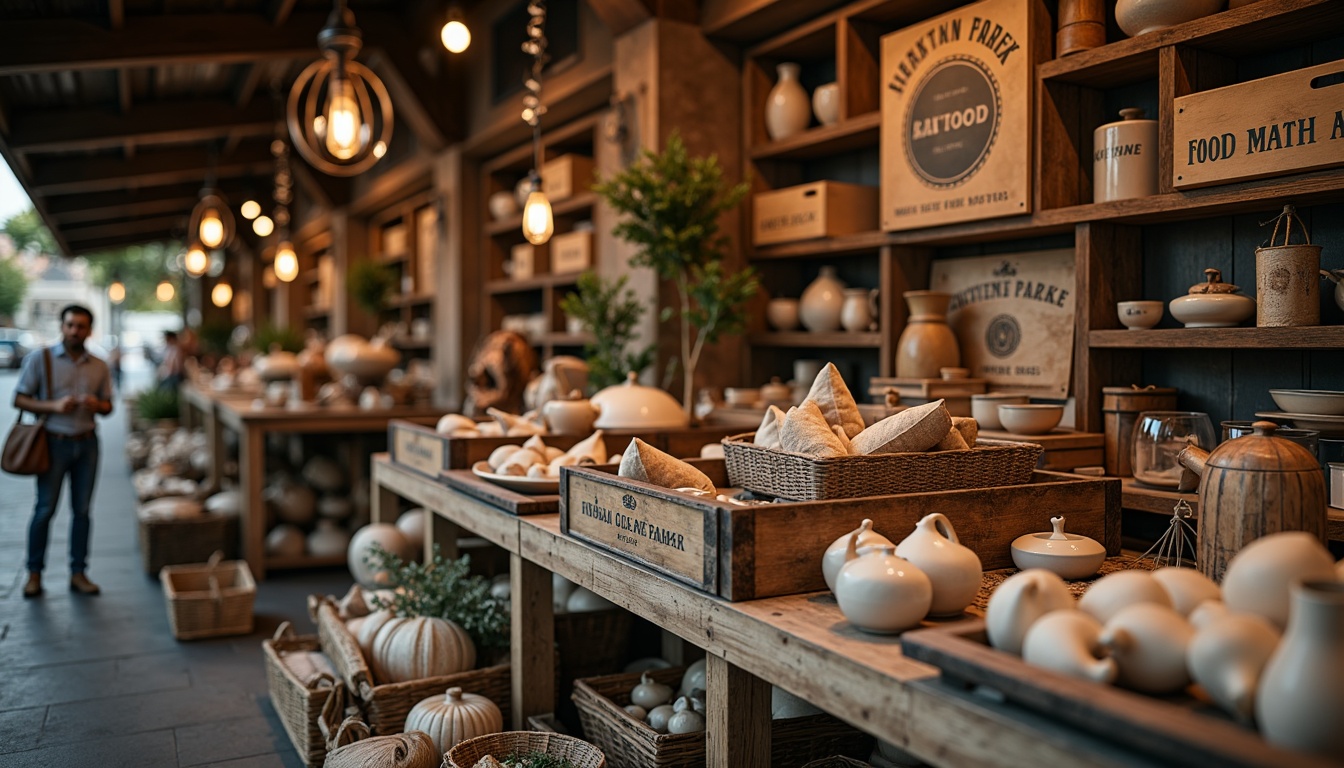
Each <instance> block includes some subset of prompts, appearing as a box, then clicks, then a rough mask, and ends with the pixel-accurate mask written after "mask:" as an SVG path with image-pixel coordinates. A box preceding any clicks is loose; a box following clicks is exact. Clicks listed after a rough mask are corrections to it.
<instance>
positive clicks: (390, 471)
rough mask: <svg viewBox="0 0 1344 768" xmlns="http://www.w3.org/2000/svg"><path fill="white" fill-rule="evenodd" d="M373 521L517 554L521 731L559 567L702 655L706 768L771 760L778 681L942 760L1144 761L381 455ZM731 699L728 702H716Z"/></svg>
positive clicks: (802, 602)
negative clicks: (402, 503)
mask: <svg viewBox="0 0 1344 768" xmlns="http://www.w3.org/2000/svg"><path fill="white" fill-rule="evenodd" d="M372 479H373V486H374V499H373V512H372V516H373V519H374V520H378V519H380V518H383V517H386V518H390V517H392V516H393V515H395V510H396V504H397V499H398V498H399V497H400V498H404V499H406V500H408V501H411V502H413V503H415V504H417V505H419V506H422V507H424V508H425V509H426V510H427V512H426V514H427V515H428V518H427V520H426V523H427V526H428V535H427V536H426V539H427V547H428V546H430V545H431V544H432V542H433V541H438V542H439V543H440V546H441V547H446V550H445V552H446V553H448V552H452V551H453V548H452V546H451V541H452V540H453V539H454V538H455V537H456V535H457V533H458V529H459V528H465V529H468V530H470V531H472V532H473V533H475V534H476V535H478V536H482V537H484V538H486V539H488V540H489V541H491V542H493V543H495V544H497V545H499V546H501V547H503V548H504V549H506V550H508V552H509V553H510V564H511V571H510V573H511V583H512V588H513V591H512V596H513V597H512V610H513V614H512V620H513V621H512V633H513V643H512V651H511V653H512V663H513V717H514V723H513V726H514V727H516V728H526V719H527V717H529V716H532V715H539V714H545V713H550V712H553V711H554V708H555V691H554V674H555V673H554V666H553V665H554V655H553V652H552V647H553V641H554V625H553V618H554V617H553V614H552V609H551V577H550V574H551V573H552V572H554V573H558V574H560V575H562V576H564V577H565V578H567V579H569V580H571V581H573V582H575V583H577V584H579V585H581V586H584V587H587V588H588V589H591V590H593V591H594V592H596V593H597V594H599V595H601V596H603V597H605V598H607V599H608V600H611V601H612V602H614V603H616V604H617V605H619V606H621V607H622V608H625V609H626V610H629V611H631V612H632V613H634V614H636V615H638V616H641V617H643V618H645V619H647V620H649V621H651V622H653V623H654V624H656V625H658V626H660V627H662V628H663V629H664V630H667V631H669V632H671V633H673V634H675V635H676V636H678V637H680V638H682V639H684V640H686V641H688V642H690V643H692V644H694V645H696V646H699V647H700V648H703V649H704V650H705V652H706V654H707V659H708V698H709V700H710V701H713V702H716V706H714V707H711V708H710V712H709V718H708V726H707V743H706V749H707V757H708V765H709V766H711V768H764V767H765V766H768V765H769V763H770V685H771V684H774V685H778V686H780V687H782V688H784V689H786V690H788V691H790V692H792V693H794V694H796V695H798V696H801V697H803V698H804V699H805V700H807V701H809V702H811V703H813V704H815V705H817V706H818V707H821V708H822V709H824V710H826V711H827V712H829V713H831V714H832V715H835V716H836V717H839V718H841V719H843V720H845V721H846V722H848V723H850V724H852V725H854V726H855V727H857V728H860V729H862V730H864V731H866V732H868V733H871V734H873V735H874V736H877V737H878V738H881V739H884V740H886V741H888V742H891V743H894V744H896V745H898V746H901V747H903V748H905V749H907V750H909V751H910V752H913V753H914V754H916V755H918V756H919V757H920V758H921V759H923V760H925V761H927V762H929V763H932V764H934V765H942V766H956V767H957V768H965V767H970V766H1005V767H1007V766H1028V765H1030V766H1038V765H1084V764H1085V765H1089V766H1139V765H1146V764H1149V763H1148V762H1147V761H1145V760H1144V759H1143V758H1142V757H1141V756H1138V755H1137V754H1134V753H1130V752H1128V751H1127V750H1125V749H1124V748H1122V747H1120V746H1119V745H1117V744H1113V743H1111V742H1108V741H1104V740H1101V739H1097V738H1095V737H1092V736H1089V735H1086V734H1083V733H1080V732H1077V731H1076V730H1073V729H1070V728H1065V727H1062V726H1060V725H1058V724H1056V723H1053V722H1051V721H1050V720H1049V719H1048V718H1044V717H1041V716H1039V715H1036V714H1033V713H1031V712H1028V711H1025V710H1023V709H1021V708H1018V707H1013V706H1010V705H1005V704H1003V703H1001V702H999V701H996V700H995V699H992V698H988V697H983V696H979V695H975V694H972V693H968V692H966V691H963V690H960V689H958V688H955V687H952V686H949V685H947V684H945V683H943V682H941V681H940V680H939V678H938V676H937V670H936V669H934V668H933V667H931V666H928V665H925V664H923V663H920V662H917V661H913V660H911V659H908V658H906V657H904V656H903V655H902V653H901V647H900V639H899V637H884V636H878V635H869V634H865V633H862V632H859V631H857V630H855V629H854V628H853V627H851V626H850V625H849V624H848V622H846V621H845V619H844V617H843V616H842V615H841V614H840V611H839V608H838V607H837V606H836V604H835V601H834V599H833V598H832V597H831V596H830V595H828V594H826V593H810V594H803V595H792V596H788V597H776V598H768V599H765V600H754V601H749V602H738V603H730V602H727V601H725V600H722V599H720V598H717V597H713V596H710V595H708V594H706V593H704V592H700V591H697V590H694V589H691V588H689V587H684V586H681V585H679V584H676V583H673V582H672V581H670V580H668V579H666V578H664V577H662V576H659V575H658V574H655V573H653V572H652V571H650V570H648V569H646V568H642V567H640V566H638V565H634V564H632V563H630V562H627V561H625V560H622V559H620V558H617V557H615V556H613V555H611V554H608V553H606V552H603V551H601V550H598V549H596V548H594V547H591V546H589V545H587V544H584V543H582V542H580V541H577V540H575V539H572V538H570V537H568V536H565V535H563V534H561V533H560V519H559V515H556V514H538V515H527V516H521V517H520V516H513V515H509V514H507V513H505V512H504V511H503V510H501V509H499V508H497V507H494V506H491V505H489V504H487V503H485V502H483V501H481V500H479V499H476V498H472V497H470V496H468V495H466V494H463V493H460V492H458V491H455V490H453V489H451V488H449V487H447V486H446V485H443V484H441V483H439V482H437V481H435V480H432V479H430V478H428V477H425V476H424V475H420V474H417V473H416V472H414V471H412V470H409V469H406V468H404V467H401V466H398V465H397V464H394V463H392V462H391V461H390V460H389V459H388V457H387V456H386V455H377V456H374V458H373V462H372ZM721 702H727V703H726V704H719V703H721Z"/></svg>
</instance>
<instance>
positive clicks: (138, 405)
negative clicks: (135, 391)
mask: <svg viewBox="0 0 1344 768" xmlns="http://www.w3.org/2000/svg"><path fill="white" fill-rule="evenodd" d="M135 413H136V415H138V416H139V417H140V418H142V419H144V420H145V421H160V420H163V419H176V418H177V417H178V415H180V414H181V410H180V409H179V408H178V404H177V390H176V389H147V390H145V391H144V392H141V393H140V395H139V397H137V398H136V399H135Z"/></svg>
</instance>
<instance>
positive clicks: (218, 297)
mask: <svg viewBox="0 0 1344 768" xmlns="http://www.w3.org/2000/svg"><path fill="white" fill-rule="evenodd" d="M230 301H233V286H231V285H229V284H228V283H224V282H219V283H215V287H214V289H213V290H211V291H210V302H211V303H212V304H214V305H215V306H216V307H227V306H228V305H229V302H230Z"/></svg>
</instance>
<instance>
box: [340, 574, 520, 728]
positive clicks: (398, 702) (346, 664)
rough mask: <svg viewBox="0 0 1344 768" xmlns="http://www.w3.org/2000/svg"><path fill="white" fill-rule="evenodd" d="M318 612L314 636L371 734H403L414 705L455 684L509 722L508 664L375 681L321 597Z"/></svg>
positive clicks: (349, 636) (362, 657)
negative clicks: (483, 699)
mask: <svg viewBox="0 0 1344 768" xmlns="http://www.w3.org/2000/svg"><path fill="white" fill-rule="evenodd" d="M316 613H317V635H318V638H319V639H320V640H321V642H322V651H323V652H324V653H326V654H327V656H328V657H330V658H331V664H332V666H334V667H335V668H336V671H337V672H339V673H340V674H341V677H342V678H343V679H344V681H345V685H346V687H348V688H349V689H350V692H351V693H352V694H353V695H354V696H355V699H356V700H357V702H358V704H359V708H360V710H361V711H362V712H363V714H364V722H365V723H368V725H369V728H370V729H371V730H372V732H373V735H375V736H387V735H389V734H393V733H401V732H402V731H403V730H405V728H406V715H408V714H410V712H411V708H412V707H414V706H415V705H416V704H419V703H420V702H421V701H424V700H425V699H427V698H429V697H430V696H436V695H442V694H443V692H444V691H446V690H448V689H449V688H453V687H457V688H461V689H462V690H463V691H466V692H467V693H475V694H479V695H481V696H484V697H486V698H487V699H489V700H491V701H493V702H494V703H495V704H496V705H497V706H498V707H499V710H500V712H502V713H503V714H504V722H506V723H507V722H509V716H510V702H511V701H512V699H513V693H512V684H511V682H510V680H511V677H510V675H509V665H508V664H497V665H495V666H493V667H486V668H484V669H473V670H469V671H467V672H459V673H457V674H455V675H441V676H439V677H426V678H423V679H421V680H408V681H406V682H402V683H384V684H382V685H375V684H374V683H375V681H374V678H373V674H372V673H371V672H370V671H369V666H368V664H367V663H366V662H365V660H364V655H363V654H362V653H361V652H360V650H359V644H358V643H356V642H355V637H354V635H352V634H350V630H348V629H346V626H345V622H343V621H341V618H340V616H338V615H337V614H336V606H334V605H332V604H331V602H330V601H328V600H325V599H323V600H322V601H321V602H320V603H319V604H318V605H317V608H316Z"/></svg>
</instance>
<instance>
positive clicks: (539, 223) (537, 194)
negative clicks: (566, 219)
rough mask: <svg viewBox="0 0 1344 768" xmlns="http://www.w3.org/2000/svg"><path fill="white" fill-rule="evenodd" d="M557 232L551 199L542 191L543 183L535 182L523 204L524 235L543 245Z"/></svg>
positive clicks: (534, 243)
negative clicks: (552, 214) (525, 202)
mask: <svg viewBox="0 0 1344 768" xmlns="http://www.w3.org/2000/svg"><path fill="white" fill-rule="evenodd" d="M553 234H555V219H554V218H552V217H551V201H550V200H547V199H546V194H545V193H544V192H542V191H541V184H540V183H539V182H533V184H532V191H531V192H529V193H528V195H527V204H526V205H524V206H523V237H526V238H527V242H529V243H531V244H533V245H541V244H542V243H544V242H546V241H547V240H550V239H551V235H553Z"/></svg>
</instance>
